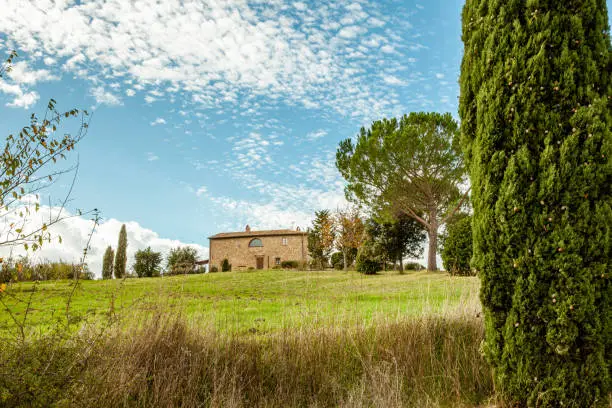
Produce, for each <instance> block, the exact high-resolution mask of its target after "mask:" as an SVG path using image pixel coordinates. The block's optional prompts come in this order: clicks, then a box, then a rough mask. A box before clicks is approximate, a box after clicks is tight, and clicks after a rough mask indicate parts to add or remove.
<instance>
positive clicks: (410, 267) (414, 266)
mask: <svg viewBox="0 0 612 408" xmlns="http://www.w3.org/2000/svg"><path fill="white" fill-rule="evenodd" d="M423 269H426V268H425V267H424V266H423V265H421V264H420V263H418V262H408V263H406V264H405V265H404V270H405V271H422V270H423Z"/></svg>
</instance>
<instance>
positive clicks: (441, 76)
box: [436, 73, 444, 79]
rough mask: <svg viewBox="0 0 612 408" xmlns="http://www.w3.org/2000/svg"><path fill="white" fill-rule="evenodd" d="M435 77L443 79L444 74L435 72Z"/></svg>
mask: <svg viewBox="0 0 612 408" xmlns="http://www.w3.org/2000/svg"><path fill="white" fill-rule="evenodd" d="M436 78H438V79H444V74H440V73H438V74H436Z"/></svg>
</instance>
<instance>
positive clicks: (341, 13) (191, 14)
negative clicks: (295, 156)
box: [0, 0, 396, 120]
mask: <svg viewBox="0 0 612 408" xmlns="http://www.w3.org/2000/svg"><path fill="white" fill-rule="evenodd" d="M262 5H263V6H262ZM287 6H288V4H287V3H286V2H281V1H276V0H261V1H256V2H248V1H245V0H239V1H229V0H221V1H214V2H201V1H199V0H185V1H183V2H181V4H180V7H179V6H178V5H175V4H174V3H168V2H159V1H156V0H143V1H142V2H139V3H131V2H121V1H118V2H112V1H106V0H92V1H88V2H72V1H60V2H49V1H47V0H31V1H28V2H23V1H20V0H6V1H5V4H3V12H2V13H1V14H0V27H2V29H1V30H2V32H3V33H4V34H5V35H6V36H7V37H8V38H10V39H11V41H13V42H14V43H15V44H16V46H17V47H19V48H20V49H23V50H24V51H26V52H28V51H29V52H36V53H37V54H38V55H40V57H41V59H42V60H43V61H46V62H48V63H49V64H50V65H49V66H50V67H52V66H55V65H56V64H51V62H52V60H53V61H61V62H60V63H61V64H62V66H61V67H57V68H56V69H63V70H65V71H69V72H71V73H73V74H74V75H75V76H77V77H80V78H84V79H87V80H90V81H91V82H92V84H93V86H94V87H95V90H96V92H95V94H94V97H95V98H96V100H97V101H98V103H106V104H111V105H112V104H119V103H120V101H121V100H120V98H119V97H118V96H117V95H116V94H109V93H108V92H106V91H104V89H105V88H106V89H108V86H107V85H106V81H114V82H121V83H125V84H128V83H129V84H130V88H131V89H134V90H141V91H144V92H146V96H145V97H144V100H145V102H146V103H149V104H150V103H153V102H155V101H156V100H160V99H164V98H166V97H168V96H169V95H168V94H169V93H170V94H175V93H176V91H178V90H181V91H183V92H185V93H186V95H185V97H186V98H185V100H186V101H187V102H189V103H194V104H198V105H202V106H203V107H214V108H218V107H220V105H223V104H235V103H237V102H238V101H240V100H241V97H242V96H244V95H245V94H246V95H254V96H256V97H258V96H264V97H266V98H267V103H268V105H274V104H278V103H283V102H288V103H290V104H301V105H303V106H308V107H323V106H325V107H328V108H331V109H333V110H335V111H336V112H338V113H340V114H343V115H352V114H354V113H355V112H357V113H358V115H359V116H361V117H364V118H365V117H367V118H369V119H372V118H374V117H379V116H380V115H382V114H385V113H386V112H388V111H389V110H393V109H395V108H396V107H395V106H393V105H392V104H391V103H390V102H389V101H388V100H387V99H393V97H395V96H396V95H394V94H392V95H388V93H389V90H388V89H386V88H384V85H385V84H384V83H380V82H378V83H376V82H371V81H367V80H366V79H365V78H364V77H363V76H362V75H359V74H360V69H368V68H372V69H377V64H378V63H379V62H380V56H376V57H375V56H369V55H367V53H364V52H363V51H358V48H359V46H360V42H361V38H360V37H361V36H362V35H364V34H366V33H367V31H368V27H372V26H376V27H380V26H382V25H384V24H385V23H386V22H387V21H386V20H387V18H386V17H385V16H383V15H382V14H381V13H380V12H379V11H378V7H376V5H375V4H369V3H368V2H361V1H360V2H350V3H346V4H345V6H344V7H342V6H341V5H339V4H336V3H335V2H329V3H323V4H318V5H317V7H316V8H315V9H308V6H307V5H306V4H304V3H301V2H299V3H294V4H293V9H294V10H295V9H297V10H304V11H305V10H308V12H300V13H287V11H288V7H287ZM25 16H27V18H26V17H25ZM342 19H345V21H346V22H352V23H353V24H349V25H345V26H344V27H341V26H339V25H338V21H341V20H342ZM338 30H339V31H338ZM380 36H381V37H383V38H384V39H385V41H383V42H382V43H388V42H389V39H388V38H386V37H389V38H393V33H392V32H391V30H390V29H387V30H385V33H384V35H380ZM196 39H197V40H196ZM339 43H342V46H341V47H339ZM382 43H381V44H382ZM339 50H340V51H339ZM343 50H346V52H343ZM355 68H359V69H357V70H355ZM355 88H359V89H361V92H360V93H359V94H357V95H354V94H351V93H350V90H351V89H355ZM128 92H129V93H128ZM391 92H393V91H391ZM130 94H131V91H126V95H128V96H130ZM388 97H389V98H388ZM169 99H170V98H169ZM170 100H171V101H172V99H170ZM247 104H251V100H249V102H248V103H247ZM369 119H368V120H369Z"/></svg>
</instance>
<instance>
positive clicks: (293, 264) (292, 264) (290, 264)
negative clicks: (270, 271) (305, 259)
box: [281, 261, 300, 269]
mask: <svg viewBox="0 0 612 408" xmlns="http://www.w3.org/2000/svg"><path fill="white" fill-rule="evenodd" d="M299 265H300V263H299V262H298V261H282V262H281V267H282V268H284V269H297V268H298V267H299Z"/></svg>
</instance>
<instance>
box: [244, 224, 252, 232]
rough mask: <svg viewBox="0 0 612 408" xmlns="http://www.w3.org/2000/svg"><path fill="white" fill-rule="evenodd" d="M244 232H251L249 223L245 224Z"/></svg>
mask: <svg viewBox="0 0 612 408" xmlns="http://www.w3.org/2000/svg"><path fill="white" fill-rule="evenodd" d="M244 230H245V231H246V232H251V226H250V225H249V224H247V226H246V228H245V229H244Z"/></svg>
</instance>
